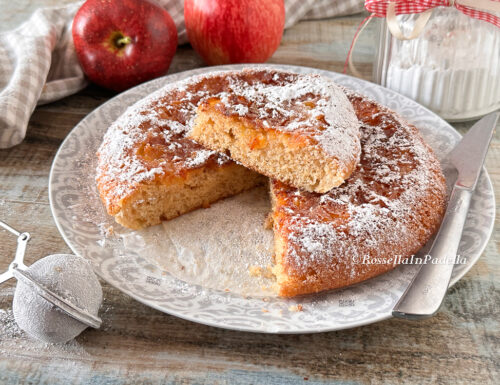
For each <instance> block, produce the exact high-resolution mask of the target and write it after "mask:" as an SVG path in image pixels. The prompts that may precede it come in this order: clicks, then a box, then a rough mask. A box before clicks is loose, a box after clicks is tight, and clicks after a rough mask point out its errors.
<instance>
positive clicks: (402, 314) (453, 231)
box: [392, 185, 472, 320]
mask: <svg viewBox="0 0 500 385" xmlns="http://www.w3.org/2000/svg"><path fill="white" fill-rule="evenodd" d="M471 197H472V190H470V189H466V188H463V187H460V186H457V185H455V187H453V190H452V192H451V196H450V200H449V201H448V208H447V209H446V214H445V216H444V218H443V222H442V224H441V227H440V229H439V232H438V234H437V236H436V239H435V240H434V243H433V244H432V247H431V249H430V251H429V253H428V255H429V256H430V258H431V260H427V261H426V263H424V264H422V265H421V267H420V269H419V270H418V272H417V274H416V275H415V277H414V278H413V280H412V281H411V283H410V285H409V286H408V288H407V289H406V291H405V292H404V294H403V295H402V297H401V298H400V299H399V301H398V303H397V304H396V306H394V308H393V310H392V315H393V316H394V317H398V318H406V319H414V320H416V319H424V318H428V317H432V316H433V315H434V314H436V312H437V311H438V310H439V308H440V306H441V303H442V302H443V299H444V296H445V294H446V290H447V289H448V285H449V283H450V278H451V273H452V271H453V267H454V266H455V258H456V257H457V252H458V245H459V243H460V239H461V238H462V230H463V228H464V223H465V219H466V217H467V212H468V211H469V204H470V200H471ZM426 259H429V257H426ZM432 261H439V262H440V263H437V264H436V263H432Z"/></svg>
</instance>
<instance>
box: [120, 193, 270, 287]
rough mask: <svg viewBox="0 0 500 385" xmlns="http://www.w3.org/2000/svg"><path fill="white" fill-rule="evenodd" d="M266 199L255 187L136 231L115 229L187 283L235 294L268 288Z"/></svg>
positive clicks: (128, 246) (134, 247)
mask: <svg viewBox="0 0 500 385" xmlns="http://www.w3.org/2000/svg"><path fill="white" fill-rule="evenodd" d="M269 210H270V205H269V198H268V192H267V189H265V188H263V187H260V188H255V189H253V190H250V191H247V192H244V193H242V194H240V195H237V196H235V197H232V198H228V199H224V200H222V201H219V202H217V203H215V204H213V205H212V206H211V207H210V208H207V209H199V210H196V211H193V212H191V213H188V214H184V215H182V216H180V217H178V218H175V219H172V220H170V221H166V222H163V224H162V225H159V226H154V227H152V228H149V229H144V230H140V231H133V232H124V233H121V234H118V235H119V236H120V237H121V238H122V239H123V246H124V248H126V249H127V250H130V251H135V252H137V253H138V254H139V255H141V257H144V258H146V259H148V260H151V261H154V262H155V263H156V264H157V265H158V266H159V267H161V268H162V269H164V270H165V271H167V272H169V273H170V274H172V275H173V276H175V277H176V278H179V279H181V280H183V281H185V282H188V283H190V284H197V285H201V286H203V287H204V288H211V289H218V290H228V291H231V292H234V293H238V294H241V295H252V296H260V295H262V296H265V295H270V294H272V293H273V290H272V287H271V286H272V285H273V283H274V280H273V279H272V278H270V276H269V275H268V274H266V272H267V271H268V267H270V266H271V265H272V263H273V262H272V255H273V233H272V231H271V230H268V229H265V228H264V222H265V219H266V217H267V215H268V213H269Z"/></svg>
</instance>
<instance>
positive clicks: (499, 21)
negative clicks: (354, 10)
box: [365, 0, 500, 28]
mask: <svg viewBox="0 0 500 385" xmlns="http://www.w3.org/2000/svg"><path fill="white" fill-rule="evenodd" d="M465 2H466V1H462V3H465ZM489 2H492V3H500V0H489ZM389 3H395V4H396V15H400V14H412V13H422V12H425V11H427V10H428V9H432V8H436V7H455V8H456V9H458V10H459V11H460V12H462V13H463V14H465V15H467V16H470V17H473V18H474V19H478V20H483V21H487V22H488V23H491V24H493V25H495V26H497V27H499V28H500V17H498V16H495V15H493V14H491V13H489V12H486V11H484V10H480V9H477V8H471V7H468V6H466V5H463V4H461V1H460V0H455V1H451V0H414V1H409V0H365V8H366V9H367V10H368V11H369V12H371V13H372V14H374V15H375V16H377V17H386V15H387V6H388V5H389ZM467 3H470V4H472V3H473V2H471V1H467ZM499 5H500V4H493V7H492V8H498V6H499Z"/></svg>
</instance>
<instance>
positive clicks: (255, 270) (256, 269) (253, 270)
mask: <svg viewBox="0 0 500 385" xmlns="http://www.w3.org/2000/svg"><path fill="white" fill-rule="evenodd" d="M248 272H249V273H250V276H251V277H260V276H262V267H260V266H256V265H253V266H250V267H249V268H248Z"/></svg>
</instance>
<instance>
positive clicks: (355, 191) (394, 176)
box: [273, 94, 445, 279]
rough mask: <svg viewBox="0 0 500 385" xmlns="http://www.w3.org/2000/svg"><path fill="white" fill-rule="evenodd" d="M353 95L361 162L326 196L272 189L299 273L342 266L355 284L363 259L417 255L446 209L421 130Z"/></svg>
mask: <svg viewBox="0 0 500 385" xmlns="http://www.w3.org/2000/svg"><path fill="white" fill-rule="evenodd" d="M350 98H351V100H352V102H353V104H354V106H355V108H356V110H357V112H358V116H359V118H360V120H361V121H362V130H361V133H362V135H361V142H362V155H361V161H360V164H359V165H358V168H357V169H356V171H355V172H354V173H353V174H352V176H351V178H349V179H348V180H347V181H346V182H345V183H344V184H343V185H341V186H340V187H338V188H335V189H333V190H331V191H330V192H329V193H326V194H323V195H319V194H314V193H308V192H303V191H299V190H296V189H293V188H290V187H287V186H284V185H282V184H280V183H279V182H274V184H273V191H274V193H275V194H276V196H277V197H280V198H281V199H285V203H284V204H282V205H279V206H278V207H277V210H278V211H282V212H283V213H284V215H285V216H286V218H287V219H286V221H285V223H284V224H283V225H282V224H280V225H278V227H279V228H278V231H282V234H285V236H286V238H287V240H288V243H289V248H288V254H287V258H288V259H289V261H290V263H291V264H293V266H294V267H295V268H296V270H297V271H298V272H300V273H305V272H307V271H308V269H310V268H312V267H313V266H314V268H315V269H317V268H318V267H319V268H320V269H321V267H323V268H327V269H330V270H331V269H342V270H344V271H349V272H350V273H351V278H352V279H355V278H356V275H357V274H360V272H362V269H363V267H361V266H362V264H361V263H359V261H361V260H362V258H363V256H365V255H368V256H372V257H373V256H382V257H384V258H385V257H392V256H394V254H395V253H396V254H397V253H398V252H400V251H401V250H405V253H408V252H409V253H411V252H412V250H415V251H416V250H418V249H419V248H420V247H421V246H422V245H423V243H425V242H426V241H427V239H428V238H429V237H430V236H431V235H432V232H433V231H434V230H435V228H436V225H437V224H438V223H439V220H440V218H441V213H442V211H443V207H444V196H445V185H444V179H443V176H442V174H441V171H440V166H439V162H438V160H437V159H436V158H435V156H434V154H433V153H432V152H431V150H430V149H429V147H428V146H427V145H426V144H425V143H424V142H423V140H422V139H421V137H420V135H419V134H418V132H417V130H416V129H415V128H414V127H412V126H410V125H408V123H406V122H405V121H403V120H402V119H401V118H399V117H398V116H397V115H396V114H395V113H393V112H391V111H389V110H388V109H385V108H383V107H381V106H379V105H377V104H376V103H375V102H371V101H367V99H363V98H361V97H358V96H356V95H354V94H351V95H350ZM373 111H375V113H369V114H368V112H373ZM433 205H435V206H436V207H433ZM432 210H434V211H432ZM280 226H282V227H280ZM365 268H366V266H365Z"/></svg>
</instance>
